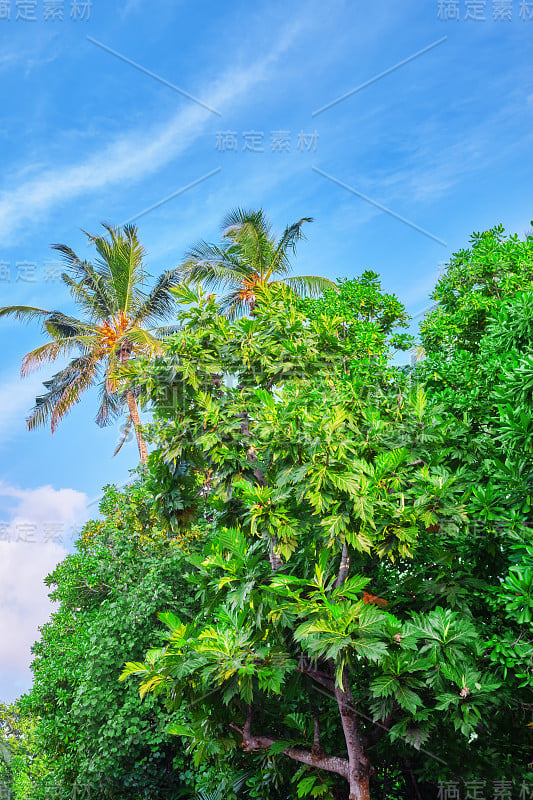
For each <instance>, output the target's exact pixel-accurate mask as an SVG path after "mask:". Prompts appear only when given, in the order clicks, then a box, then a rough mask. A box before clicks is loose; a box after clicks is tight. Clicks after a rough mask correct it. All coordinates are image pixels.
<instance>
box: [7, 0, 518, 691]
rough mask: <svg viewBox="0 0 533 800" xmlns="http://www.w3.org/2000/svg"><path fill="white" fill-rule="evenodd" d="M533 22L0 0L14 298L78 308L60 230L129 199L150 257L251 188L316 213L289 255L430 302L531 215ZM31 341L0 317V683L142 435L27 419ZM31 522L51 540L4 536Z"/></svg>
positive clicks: (300, 269) (23, 662)
mask: <svg viewBox="0 0 533 800" xmlns="http://www.w3.org/2000/svg"><path fill="white" fill-rule="evenodd" d="M110 6H111V7H110ZM8 8H10V12H11V15H10V16H11V18H10V19H9V18H7V16H8V15H7V9H8ZM61 8H62V9H63V19H62V20H61V19H60V18H59V16H60V13H59V12H60V9H61ZM52 9H55V12H54V13H55V16H56V19H55V20H53V19H51V18H50V16H51V15H52ZM456 15H458V17H459V18H458V19H455V18H454V17H455V16H456ZM476 15H478V16H479V15H484V16H485V19H484V20H483V19H472V18H471V17H472V16H476ZM17 16H18V17H19V18H18V19H17ZM24 16H35V19H34V20H30V19H23V18H22V17H24ZM73 16H75V17H76V18H75V19H74V18H73ZM509 16H510V19H509ZM45 17H48V18H45ZM443 17H449V18H447V19H445V18H443ZM467 17H470V18H468V19H467ZM532 37H533V2H524V1H523V0H512V2H511V1H509V2H507V0H502V1H501V2H497V0H487V2H486V3H480V2H477V3H474V2H471V1H470V0H458V2H453V1H452V2H444V3H439V2H438V0H424V2H421V0H418V2H414V1H412V2H409V0H407V1H405V2H402V3H396V4H393V3H391V2H390V0H389V1H388V2H386V0H374V2H373V3H372V4H368V3H366V4H363V3H361V2H355V1H354V0H346V2H344V1H343V0H329V2H328V3H318V2H314V0H305V2H304V0H301V1H298V2H296V1H295V0H289V2H287V0H285V2H277V0H269V2H265V0H262V2H256V3H253V4H252V3H249V2H246V3H245V2H241V1H240V0H237V2H232V3H230V4H220V3H215V2H205V1H203V0H196V1H195V2H192V1H191V0H189V1H188V2H181V1H180V0H172V2H170V1H168V2H167V1H166V0H151V2H148V0H125V2H122V3H120V4H118V3H115V4H109V3H105V2H104V0H92V3H91V4H90V8H89V6H88V5H87V4H86V3H83V2H79V0H78V2H77V4H76V8H74V9H73V7H72V0H64V2H61V1H59V2H51V0H36V2H27V1H25V2H22V0H19V2H18V3H17V2H16V0H11V2H9V0H8V2H0V96H1V103H2V117H1V120H0V147H1V153H2V171H1V173H0V305H7V304H11V303H21V304H30V305H31V304H35V305H39V306H41V307H44V308H60V309H62V310H69V309H70V298H69V296H68V294H67V292H66V291H64V290H63V289H62V288H61V287H60V285H59V284H58V283H57V281H56V280H54V273H55V264H54V263H53V262H56V261H57V259H56V257H55V254H54V252H53V251H51V250H50V244H52V243H54V242H62V243H67V244H69V245H70V246H72V247H73V248H74V249H75V250H76V251H77V252H79V253H80V254H81V255H84V256H90V249H88V248H87V246H86V241H85V237H84V235H83V233H82V230H81V229H84V230H87V231H89V232H92V233H95V232H97V231H98V228H99V224H100V223H101V222H102V221H108V222H111V223H114V224H120V223H123V222H125V221H127V220H130V219H132V218H136V219H137V223H138V225H139V228H140V235H141V238H142V241H143V242H144V244H145V246H146V249H147V264H148V267H149V270H150V272H151V273H152V274H154V275H157V274H159V272H161V271H163V270H165V269H168V268H170V267H173V266H175V265H177V264H178V263H179V262H180V260H181V258H182V256H183V253H184V252H185V250H186V249H188V248H189V247H190V246H191V245H192V244H194V243H195V242H196V241H197V240H198V239H200V238H205V239H207V240H214V239H216V236H217V233H218V228H219V224H220V221H221V219H222V217H223V216H224V214H225V213H226V212H227V211H228V210H229V209H231V208H232V207H234V206H237V205H240V206H244V207H263V208H264V209H265V210H266V212H267V213H268V214H269V215H270V217H271V218H272V220H273V222H274V224H275V226H276V227H277V228H278V229H282V228H283V227H284V226H285V224H286V223H288V222H293V221H295V220H297V219H299V218H300V217H302V216H312V217H313V218H314V222H313V223H312V224H311V225H309V226H308V229H307V235H308V240H307V241H306V242H304V243H303V244H302V245H301V247H300V249H299V253H298V257H297V259H296V260H295V269H296V272H297V273H300V274H319V275H326V276H328V277H331V278H335V277H340V276H354V275H357V274H359V273H360V272H361V271H363V270H364V269H368V268H371V269H375V270H376V271H377V272H379V273H380V274H381V276H382V280H383V284H384V286H385V287H386V289H387V290H389V291H394V292H396V293H397V294H398V296H399V297H400V299H402V300H403V301H404V302H405V304H406V305H407V307H408V309H409V310H410V312H411V313H412V314H418V313H419V312H420V311H421V310H423V309H424V308H425V307H426V305H427V302H428V295H429V293H430V292H431V289H432V287H433V285H434V283H435V280H436V278H437V275H438V272H439V269H440V268H441V265H442V264H443V263H444V262H446V261H447V259H448V258H449V256H450V255H451V253H452V252H454V251H455V250H458V249H460V248H462V247H465V246H466V245H467V242H468V238H469V236H470V234H471V232H472V231H477V230H483V229H486V228H488V227H491V226H493V225H494V224H496V223H499V222H501V223H503V224H504V225H505V226H506V227H507V228H508V229H509V230H511V231H514V232H517V233H519V234H523V233H524V231H525V230H526V229H527V228H528V227H529V222H530V219H531V218H532V217H533V202H532V197H531V186H532V171H533V170H532V159H531V148H532V144H533V125H532V122H533V73H532V71H531V62H532V48H531V43H532ZM417 54H418V55H417ZM397 65H399V66H397ZM393 67H396V68H395V69H391V68H393ZM148 73H151V74H148ZM382 73H386V74H384V75H383V76H382V77H381V78H378V79H376V80H374V79H375V78H376V77H377V76H380V75H381V74H382ZM354 90H357V91H354ZM344 95H348V96H346V97H345V98H344V99H343V100H340V101H339V102H337V103H333V101H335V100H336V99H337V98H340V97H343V96H344ZM196 101H200V102H196ZM332 103H333V104H332ZM330 104H332V105H330ZM206 106H207V108H206ZM324 107H326V108H325V110H322V111H320V110H321V109H324ZM316 112H320V113H316ZM276 142H277V144H276ZM255 150H262V152H256V151H255ZM186 187H190V188H186ZM167 198H171V199H167ZM365 198H366V199H365ZM162 201H165V202H162ZM369 201H371V202H369ZM154 206H155V208H152V207H154ZM150 208H152V210H151V211H150V210H148V209H150ZM383 208H385V209H387V210H388V211H390V212H391V213H388V212H387V211H384V210H382V209H383ZM51 262H52V263H51ZM17 278H18V279H17ZM40 341H41V339H40V334H39V331H38V329H37V327H36V326H35V327H32V326H29V327H27V328H25V327H22V326H20V324H18V323H16V322H11V321H7V320H3V321H2V322H0V344H1V347H0V353H1V354H2V355H1V364H0V411H1V413H0V463H1V471H0V480H1V482H0V522H1V521H2V520H3V521H4V524H5V525H9V526H10V527H9V528H4V529H3V530H4V538H9V539H10V541H0V642H2V644H0V648H3V650H0V700H1V699H2V698H3V699H11V698H12V697H14V696H16V695H17V694H18V693H19V692H20V691H22V690H24V689H25V688H26V687H27V686H28V685H29V673H28V671H27V664H28V661H29V644H30V643H31V641H33V639H34V638H35V633H36V626H37V625H38V624H40V623H41V622H42V621H43V620H44V619H46V616H47V614H48V611H49V608H48V606H47V603H46V594H45V592H44V590H43V587H42V583H41V581H42V577H43V576H44V575H45V574H46V572H47V571H49V570H50V569H51V568H52V567H53V565H54V563H56V561H57V560H58V559H59V558H61V557H62V555H64V552H65V549H68V547H69V542H68V541H66V539H67V538H68V537H64V539H63V541H60V542H59V541H58V542H53V541H51V540H50V541H48V542H46V543H45V542H44V541H42V540H41V539H42V536H41V533H42V530H43V529H44V527H45V526H46V525H48V527H49V528H50V526H51V524H52V522H54V521H55V522H56V523H58V524H60V525H62V526H63V529H64V530H67V529H68V530H69V531H70V530H72V529H73V527H75V526H76V525H78V524H79V523H80V522H81V521H82V520H83V519H84V518H86V517H87V516H88V515H89V514H91V513H94V505H93V506H89V507H88V508H87V502H88V501H90V499H92V498H94V497H95V496H96V495H98V493H99V491H100V489H101V487H102V486H104V485H105V484H106V483H109V482H122V481H124V480H126V479H127V478H128V474H129V473H128V470H129V469H131V468H132V467H134V466H135V463H136V455H137V453H136V449H135V445H134V444H133V443H132V444H131V445H129V446H128V447H125V448H124V449H123V451H122V452H121V453H120V454H119V456H118V457H116V458H114V459H113V458H112V457H111V455H112V452H113V450H114V448H115V446H116V443H117V440H118V436H119V432H118V430H117V429H116V428H115V429H107V430H104V431H101V430H99V429H98V428H97V427H96V426H95V425H94V423H93V422H92V419H93V417H94V413H95V410H96V400H95V398H94V397H92V396H88V397H87V399H86V400H85V401H84V402H83V403H81V404H80V406H79V407H78V408H76V409H75V410H74V412H73V413H72V414H71V415H70V417H69V418H67V419H66V420H65V421H64V422H63V423H62V425H61V426H60V427H59V429H58V431H57V432H56V434H55V435H54V436H53V437H52V436H51V434H50V432H49V431H48V430H42V431H38V432H32V433H28V432H26V431H25V427H24V417H25V415H26V413H27V412H28V410H29V409H30V407H31V405H32V402H33V399H34V397H35V395H36V393H38V392H39V389H40V381H41V380H42V379H46V377H47V376H49V374H51V371H50V370H44V371H43V373H42V374H41V373H40V374H38V375H36V376H33V377H30V378H27V379H26V380H25V381H24V382H21V381H20V380H19V377H18V373H19V366H20V361H21V358H22V356H23V355H24V354H25V353H26V352H27V351H28V350H30V349H32V348H33V347H35V346H36V345H37V344H38V343H39V342H40ZM17 521H18V522H17ZM30 523H32V524H33V525H34V526H38V527H39V531H41V533H39V534H38V536H37V538H38V539H39V541H34V542H24V541H13V540H14V539H16V538H19V539H20V538H21V537H20V536H18V535H17V536H15V535H14V531H15V530H21V529H23V527H24V525H26V526H27V525H28V524H30ZM17 525H18V528H17ZM21 526H22V528H21ZM6 530H7V534H6ZM39 537H41V538H39ZM22 538H24V537H22ZM27 538H32V537H31V536H29V537H27ZM49 539H51V537H49Z"/></svg>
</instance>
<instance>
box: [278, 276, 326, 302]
mask: <svg viewBox="0 0 533 800" xmlns="http://www.w3.org/2000/svg"><path fill="white" fill-rule="evenodd" d="M283 282H284V283H286V284H287V286H290V288H291V289H293V290H294V291H295V292H296V294H299V295H301V296H302V297H319V296H320V295H321V294H322V292H323V291H324V290H325V289H331V288H333V289H337V285H336V284H335V283H334V282H333V281H330V280H329V278H321V277H319V276H317V275H297V276H293V277H291V278H285V279H284V281H283Z"/></svg>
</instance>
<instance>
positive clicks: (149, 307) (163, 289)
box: [133, 266, 184, 325]
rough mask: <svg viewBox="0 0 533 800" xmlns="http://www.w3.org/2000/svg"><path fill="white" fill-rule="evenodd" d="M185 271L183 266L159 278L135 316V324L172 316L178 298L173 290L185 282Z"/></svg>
mask: <svg viewBox="0 0 533 800" xmlns="http://www.w3.org/2000/svg"><path fill="white" fill-rule="evenodd" d="M183 278H184V270H183V267H182V266H179V267H177V268H176V269H172V270H168V271H167V272H164V273H163V274H162V275H160V276H159V279H158V281H157V283H156V285H155V286H154V288H153V289H152V291H151V292H150V294H149V295H148V297H147V298H146V300H145V301H144V302H142V303H141V305H140V306H139V308H138V309H137V311H136V313H135V315H134V316H133V324H134V325H138V324H139V323H141V322H152V321H154V320H156V319H165V318H167V317H169V316H170V314H171V313H172V311H173V310H174V308H175V306H176V298H175V296H174V295H173V294H172V292H171V289H173V288H174V287H176V286H179V285H180V283H182V282H183Z"/></svg>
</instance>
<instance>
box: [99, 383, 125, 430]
mask: <svg viewBox="0 0 533 800" xmlns="http://www.w3.org/2000/svg"><path fill="white" fill-rule="evenodd" d="M124 402H125V400H124V395H123V394H122V393H118V392H113V393H112V392H109V391H108V390H107V386H106V381H102V382H101V384H100V406H99V407H98V413H97V414H96V419H95V421H96V424H97V425H98V426H99V427H100V428H105V427H106V426H107V425H111V424H112V423H113V422H115V420H117V419H118V417H119V416H120V415H121V414H122V412H123V409H124Z"/></svg>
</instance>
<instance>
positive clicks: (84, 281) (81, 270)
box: [52, 234, 114, 319]
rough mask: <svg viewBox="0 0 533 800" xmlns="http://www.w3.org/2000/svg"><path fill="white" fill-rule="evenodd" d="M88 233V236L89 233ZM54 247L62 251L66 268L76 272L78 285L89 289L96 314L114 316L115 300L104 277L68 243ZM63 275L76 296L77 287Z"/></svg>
mask: <svg viewBox="0 0 533 800" xmlns="http://www.w3.org/2000/svg"><path fill="white" fill-rule="evenodd" d="M86 235H87V236H88V234H86ZM89 238H90V237H89ZM52 249H53V250H57V251H58V252H59V253H61V255H62V257H63V260H64V261H65V265H66V268H67V269H68V270H69V271H71V272H72V273H73V274H74V279H77V280H75V284H76V286H80V285H81V286H83V287H84V288H85V289H87V290H88V291H89V293H90V296H91V304H92V306H93V308H94V316H95V317H100V318H103V319H105V318H106V317H109V316H112V314H113V311H114V307H113V300H112V297H111V296H110V294H109V292H108V289H107V286H106V282H105V279H104V277H103V276H102V275H99V274H98V273H97V272H96V270H95V269H94V267H93V265H92V264H90V263H89V262H88V261H82V260H81V259H80V258H79V257H78V256H77V255H76V253H75V252H74V250H72V248H71V247H68V245H66V244H53V245H52ZM61 277H62V279H63V280H64V282H65V283H66V284H67V286H69V285H70V286H71V288H72V289H74V291H73V292H72V293H73V295H74V297H76V291H77V290H76V289H75V287H73V286H72V285H71V284H69V282H68V280H65V278H64V277H63V276H61ZM66 277H68V276H66Z"/></svg>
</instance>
